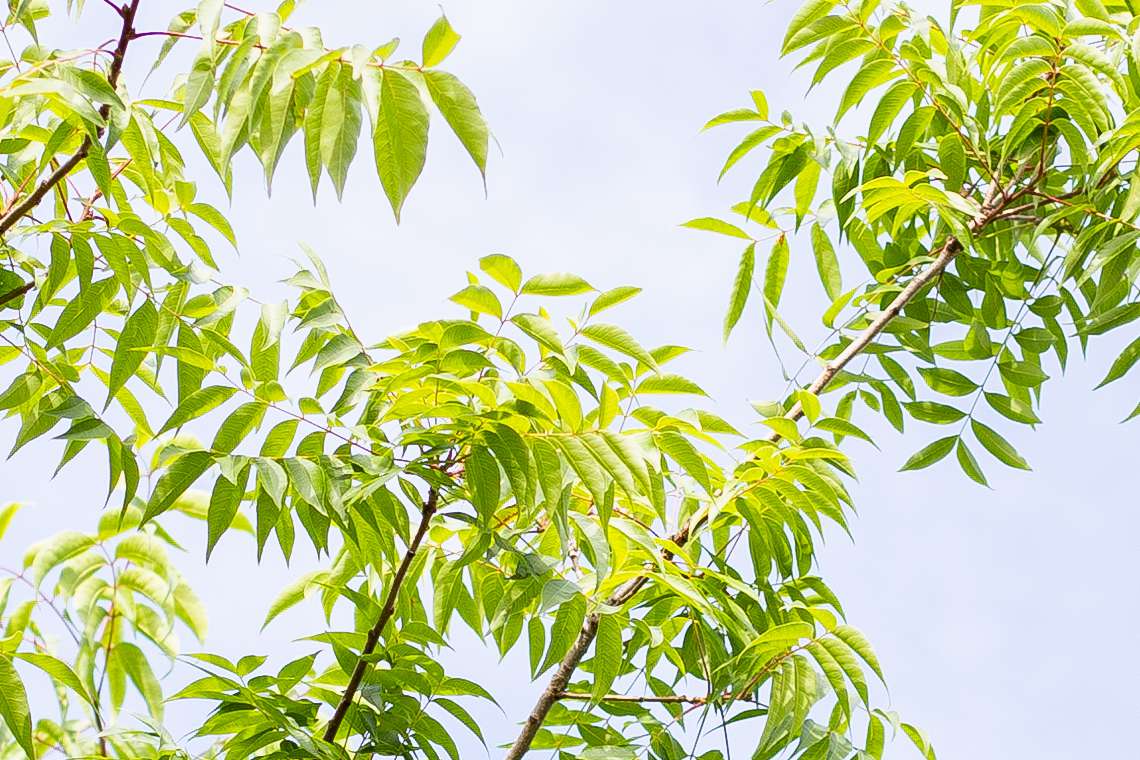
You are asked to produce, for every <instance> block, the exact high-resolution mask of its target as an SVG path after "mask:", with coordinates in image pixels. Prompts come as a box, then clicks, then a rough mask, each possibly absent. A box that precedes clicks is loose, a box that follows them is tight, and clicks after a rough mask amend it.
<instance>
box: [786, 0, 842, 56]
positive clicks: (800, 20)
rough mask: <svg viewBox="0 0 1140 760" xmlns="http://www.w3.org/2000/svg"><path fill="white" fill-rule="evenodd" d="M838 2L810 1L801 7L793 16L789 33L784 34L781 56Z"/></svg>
mask: <svg viewBox="0 0 1140 760" xmlns="http://www.w3.org/2000/svg"><path fill="white" fill-rule="evenodd" d="M835 3H836V0H808V1H807V2H805V3H803V4H801V5H800V7H799V10H797V11H796V13H795V15H794V16H792V20H791V21H790V22H789V23H788V27H787V31H786V32H784V41H783V43H782V44H781V45H780V54H781V55H783V54H784V53H786V52H787V50H788V43H790V42H791V41H792V40H793V39H794V38H795V36H796V35H797V34H799V33H800V32H802V31H803V30H804V29H806V28H807V27H808V26H809V25H810V24H811V23H812V22H814V21H818V20H819V19H821V18H823V17H824V16H826V15H827V14H828V13H830V12H831V9H832V8H834V7H835Z"/></svg>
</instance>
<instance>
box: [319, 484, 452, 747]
mask: <svg viewBox="0 0 1140 760" xmlns="http://www.w3.org/2000/svg"><path fill="white" fill-rule="evenodd" d="M438 508H439V489H438V488H436V487H434V486H433V487H432V488H430V489H429V490H428V496H427V500H426V501H425V502H424V504H423V508H422V509H421V510H420V525H419V528H418V529H417V530H416V534H415V536H414V537H413V538H412V541H411V543H409V544H408V549H407V551H405V552H404V558H403V560H402V561H401V562H400V567H399V569H397V570H396V575H395V576H394V577H393V578H392V583H391V585H390V586H389V587H388V595H387V597H386V598H385V599H384V606H383V608H382V609H381V610H380V615H379V617H377V618H376V623H375V624H374V625H373V626H372V628H371V629H369V631H368V636H367V638H366V639H365V642H364V648H363V649H361V650H360V658H359V659H358V660H357V661H356V667H354V668H353V669H352V675H350V676H349V679H348V685H346V686H345V687H344V693H343V694H342V695H341V697H340V702H338V703H337V706H336V710H335V711H334V712H333V716H332V718H330V719H329V722H328V725H327V726H326V727H325V733H324V739H325V741H327V742H331V741H335V740H336V735H337V732H338V731H339V730H340V726H341V724H342V723H343V722H344V718H345V715H347V714H348V708H349V707H350V706H351V705H352V702H353V700H354V699H355V698H356V692H357V691H359V689H360V684H361V682H362V681H363V680H364V674H365V673H366V672H367V671H368V666H369V660H368V655H370V654H372V653H373V652H374V651H376V645H377V644H378V643H379V642H380V635H381V634H382V633H383V632H384V628H385V626H387V625H388V621H389V620H390V619H391V618H392V615H394V614H395V612H396V601H397V599H398V598H399V594H400V589H401V588H402V587H403V585H404V578H405V577H406V576H407V574H408V568H409V567H411V564H412V560H414V559H415V558H416V551H417V550H418V549H419V548H420V544H421V543H422V542H423V540H424V536H425V535H427V530H428V526H429V524H430V523H431V520H432V517H434V516H435V513H436V510H437V509H438Z"/></svg>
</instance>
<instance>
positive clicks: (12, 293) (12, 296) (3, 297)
mask: <svg viewBox="0 0 1140 760" xmlns="http://www.w3.org/2000/svg"><path fill="white" fill-rule="evenodd" d="M35 286H36V284H35V282H25V283H24V284H23V285H21V286H20V287H18V288H16V289H15V290H9V291H8V292H7V293H0V306H3V305H4V304H6V303H8V302H9V301H15V300H16V299H17V298H19V297H20V296H22V295H24V294H25V293H27V292H28V291H29V290H31V289H32V288H34V287H35Z"/></svg>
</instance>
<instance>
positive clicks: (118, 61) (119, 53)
mask: <svg viewBox="0 0 1140 760" xmlns="http://www.w3.org/2000/svg"><path fill="white" fill-rule="evenodd" d="M140 1H141V0H131V3H130V5H126V6H122V7H119V8H118V11H119V15H120V16H122V17H123V25H122V28H121V29H120V31H119V39H118V42H117V43H116V45H115V52H114V53H113V54H112V56H111V67H110V69H109V70H108V72H107V83H108V84H109V85H111V89H115V87H116V85H117V84H118V82H119V75H120V74H121V73H122V71H123V59H124V58H125V57H126V54H127V45H129V44H130V42H131V40H132V39H134V33H135V28H134V23H135V14H136V13H137V12H138V9H139V2H140ZM110 114H111V105H110V103H104V104H103V105H102V107H100V108H99V115H100V116H101V117H102V118H103V121H106V120H107V117H108V116H110ZM104 129H105V128H104V127H99V129H98V130H97V132H96V133H97V134H98V135H99V136H102V135H103V132H104ZM90 150H91V136H90V135H88V136H87V137H84V138H83V143H82V144H81V145H80V146H79V150H77V151H75V153H73V154H72V155H71V157H70V158H68V159H67V160H66V161H64V162H63V163H61V164H60V165H59V166H58V167H56V169H55V171H53V172H52V173H51V174H49V175H48V176H47V177H46V178H45V179H44V180H43V181H42V182H40V184H38V185H36V187H35V189H34V190H32V192H31V193H29V194H28V195H27V196H25V197H24V199H23V200H21V201H20V202H18V203H16V204H14V205H13V206H12V207H11V208H10V209H9V210H8V212H7V213H6V214H4V215H3V216H2V217H0V235H4V234H5V233H7V232H8V230H10V229H12V226H13V225H15V224H16V222H18V221H20V220H21V219H23V218H24V217H25V216H27V215H28V214H29V213H31V211H32V209H34V208H35V207H36V206H38V205H39V203H40V201H42V200H43V199H44V196H46V195H47V194H48V193H50V192H51V191H52V188H54V187H55V186H56V185H58V184H59V183H60V182H62V181H63V180H64V179H66V178H67V175H69V174H71V172H72V171H74V170H75V167H77V166H79V164H80V163H82V162H83V159H85V158H87V153H88V152H89V151H90Z"/></svg>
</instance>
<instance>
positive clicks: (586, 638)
mask: <svg viewBox="0 0 1140 760" xmlns="http://www.w3.org/2000/svg"><path fill="white" fill-rule="evenodd" d="M1012 190H1013V186H1012V185H1011V187H1010V188H1009V189H1008V190H1007V189H1006V188H1004V187H1002V186H1000V185H997V184H994V185H992V186H991V187H990V190H989V192H988V193H987V195H986V199H985V201H984V202H983V203H982V207H981V209H980V210H979V212H978V214H977V216H976V217H975V218H974V219H973V220H972V221H971V222H970V225H969V229H970V233H971V234H975V233H977V232H979V231H980V230H982V229H983V228H984V227H986V225H988V224H990V223H991V222H992V221H994V219H996V218H997V217H998V216H999V215H1000V214H1001V212H1002V210H1003V209H1004V208H1005V207H1006V206H1007V205H1008V204H1009V203H1011V202H1012V201H1013V200H1015V199H1016V198H1018V197H1020V195H1022V194H1023V193H1024V192H1026V190H1025V189H1023V190H1021V191H1019V192H1018V193H1015V194H1012V195H1011V193H1012ZM961 251H962V244H961V243H960V242H959V241H958V239H957V238H955V237H954V236H952V235H951V236H949V237H947V238H946V241H945V242H944V243H943V244H942V246H941V247H939V248H938V249H937V252H936V253H935V254H934V261H933V262H931V263H930V265H928V266H927V268H926V269H924V270H922V271H921V272H919V273H918V274H917V275H915V276H914V278H913V279H911V281H910V282H908V283H907V285H906V287H904V288H903V289H902V290H901V291H900V292H899V294H898V295H896V296H895V298H894V300H893V301H891V303H890V305H889V306H887V308H886V309H884V310H883V311H882V312H881V313H880V314H878V316H876V317H875V319H873V320H872V321H871V323H870V324H869V325H867V327H865V328H863V330H862V331H861V332H860V333H859V335H858V336H856V338H855V339H854V340H853V341H852V342H851V343H850V344H848V346H847V347H846V348H845V349H844V350H843V351H842V352H841V353H840V354H839V355H838V356H836V357H835V358H834V359H832V360H831V361H830V362H828V364H827V366H825V367H824V368H823V371H822V372H820V374H819V376H818V377H817V378H816V379H815V381H814V382H813V383H812V384H811V385H810V386H809V390H810V391H811V392H812V393H819V392H821V391H822V390H823V389H824V388H826V387H827V386H828V384H829V383H831V381H832V380H833V379H835V376H836V375H838V374H839V373H840V372H841V371H842V370H843V368H844V367H846V366H847V365H848V364H849V363H850V362H851V361H852V360H853V359H854V358H855V357H856V356H858V355H859V354H860V353H862V352H863V350H864V349H866V348H867V346H869V345H870V344H871V343H872V342H873V341H874V340H875V338H876V337H878V335H879V334H880V333H881V332H882V331H883V330H884V328H886V326H887V325H888V324H890V322H891V320H893V319H894V318H895V317H897V316H898V315H899V313H900V312H901V311H902V310H903V308H904V307H905V306H906V305H907V304H908V303H910V302H911V300H913V299H914V297H915V296H916V295H918V293H919V292H920V291H922V289H923V288H925V287H926V286H927V285H929V284H930V283H931V282H932V281H933V280H934V279H935V278H937V277H938V276H939V275H940V274H941V273H942V272H943V270H945V269H946V267H947V266H948V265H949V264H950V262H951V261H953V259H954V257H955V256H957V255H958V254H959V253H960V252H961ZM803 414H804V410H803V407H802V406H801V405H800V404H799V402H797V403H796V404H795V405H794V406H793V407H792V408H791V409H789V410H788V412H787V414H786V415H785V417H787V418H788V419H791V420H798V419H799V418H801V417H802V416H803ZM779 439H780V436H779V434H778V433H776V432H775V431H773V432H772V433H771V434H770V435H769V436H768V440H770V441H773V442H775V441H778V440H779ZM707 514H708V513H707V511H703V512H701V513H698V514H697V515H695V516H694V517H693V519H691V520H689V521H688V522H686V524H685V525H683V526H682V527H681V528H679V529H678V530H677V532H676V533H674V534H673V535H672V536H671V539H672V541H673V543H675V544H677V545H679V546H684V545H685V543H686V542H687V541H688V540H689V538H690V536H691V535H692V533H693V531H694V530H695V529H696V528H697V527H698V526H699V525H700V523H701V522H703V521H704V519H705V518H706V517H707ZM665 554H666V559H668V558H669V557H670V556H671V553H670V552H666V553H665ZM648 582H649V576H648V575H639V576H637V577H635V578H632V579H631V580H629V581H626V582H625V583H624V584H622V585H621V586H619V587H618V589H617V591H615V592H614V593H613V594H612V595H611V596H610V598H609V599H607V600H606V604H607V605H609V606H611V607H620V606H621V605H623V604H625V603H626V602H628V601H629V600H630V599H632V598H633V596H634V595H635V594H637V592H638V591H640V590H641V588H642V587H643V586H644V585H645V584H646V583H648ZM598 619H599V616H598V614H597V613H593V614H591V615H589V616H588V617H587V618H586V621H585V623H583V624H582V628H581V630H580V631H579V632H578V638H577V639H576V640H575V642H574V645H573V646H572V647H571V648H570V651H568V652H567V653H566V655H565V656H564V657H563V658H562V662H561V663H559V665H558V669H557V670H556V671H555V672H554V675H553V676H552V677H551V679H550V683H548V684H547V687H546V689H544V690H543V692H542V694H541V695H540V696H539V698H538V701H537V702H536V703H535V706H534V709H532V710H531V713H530V715H529V716H527V719H526V721H525V722H524V723H523V727H522V730H521V731H520V733H519V735H518V738H516V739H515V742H514V744H512V745H511V748H510V750H509V751H508V752H507V754H506V756H505V757H504V760H521V758H522V757H523V756H524V755H526V753H527V750H529V749H530V745H531V742H533V741H534V737H535V736H536V735H537V734H538V730H539V728H541V727H542V724H543V722H544V721H545V720H546V716H547V714H548V713H549V712H550V709H551V708H552V707H553V706H554V704H555V703H556V702H557V701H558V699H559V696H558V695H559V694H561V693H563V692H564V691H565V690H566V685H567V684H568V683H569V682H570V679H571V678H572V677H573V675H574V671H575V670H576V669H577V667H578V663H579V662H581V660H582V658H583V657H584V656H585V654H586V650H587V649H589V647H590V644H591V643H592V642H593V640H594V637H595V636H596V635H597V633H598Z"/></svg>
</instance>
